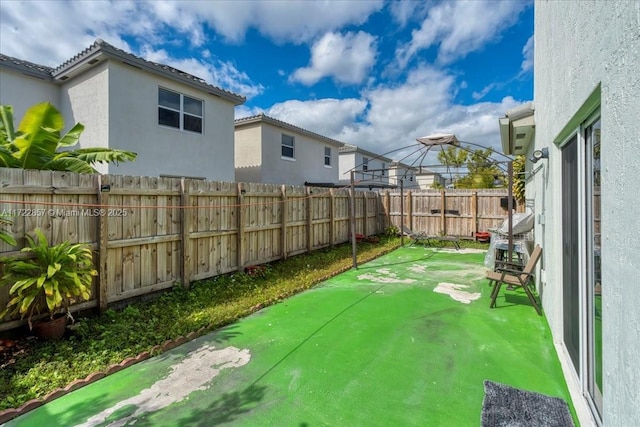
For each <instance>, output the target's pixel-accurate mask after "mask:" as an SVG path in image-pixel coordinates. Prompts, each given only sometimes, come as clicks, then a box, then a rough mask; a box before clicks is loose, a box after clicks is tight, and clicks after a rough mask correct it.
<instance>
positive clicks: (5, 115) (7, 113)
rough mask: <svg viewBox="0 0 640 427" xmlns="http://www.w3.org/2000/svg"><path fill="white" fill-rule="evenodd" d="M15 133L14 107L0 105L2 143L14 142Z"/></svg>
mask: <svg viewBox="0 0 640 427" xmlns="http://www.w3.org/2000/svg"><path fill="white" fill-rule="evenodd" d="M14 138H15V131H14V129H13V107H12V106H11V105H0V142H1V143H3V144H4V143H6V142H8V141H13V139H14Z"/></svg>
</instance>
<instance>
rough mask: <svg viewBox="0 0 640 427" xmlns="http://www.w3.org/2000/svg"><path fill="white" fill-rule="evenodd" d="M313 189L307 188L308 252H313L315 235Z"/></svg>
mask: <svg viewBox="0 0 640 427" xmlns="http://www.w3.org/2000/svg"><path fill="white" fill-rule="evenodd" d="M311 194H312V192H311V188H309V187H307V189H306V195H307V252H311V235H312V234H313V206H312V203H313V199H312V196H311Z"/></svg>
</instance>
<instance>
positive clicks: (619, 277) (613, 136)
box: [527, 0, 640, 426]
mask: <svg viewBox="0 0 640 427" xmlns="http://www.w3.org/2000/svg"><path fill="white" fill-rule="evenodd" d="M638 70H640V2H639V1H637V0H636V1H598V2H591V1H590V2H559V1H558V2H555V1H537V2H536V4H535V79H534V81H535V103H536V110H535V121H536V137H535V144H536V148H541V147H549V150H550V156H549V159H548V161H541V162H539V163H540V164H541V169H540V170H539V171H537V173H536V175H535V178H534V180H533V181H532V182H531V183H530V184H529V185H528V187H527V193H528V194H529V196H531V195H533V197H534V199H535V206H536V215H537V217H538V221H537V224H536V239H537V240H538V242H539V243H540V244H541V245H543V247H544V252H543V254H544V255H543V257H544V258H543V266H544V272H543V273H542V274H541V278H542V285H541V286H542V288H541V292H542V300H543V306H544V309H545V313H546V315H547V318H548V321H549V325H550V327H551V330H552V332H553V335H554V339H555V340H556V341H558V342H562V324H563V323H562V322H563V319H562V263H561V260H562V239H561V236H562V187H561V167H562V163H561V154H562V153H561V150H560V149H559V148H558V147H557V146H556V145H555V144H554V142H556V140H558V138H559V134H560V132H561V131H562V130H563V128H565V127H566V126H567V125H568V124H569V125H570V126H572V127H574V126H575V127H576V128H577V126H579V124H580V122H581V121H582V120H584V119H585V118H586V117H585V116H586V115H587V114H588V113H589V110H590V109H589V108H585V105H586V103H587V102H588V100H589V98H590V95H591V94H593V93H594V91H596V89H597V88H598V86H599V85H600V87H601V98H600V108H601V116H602V157H601V168H602V188H601V191H602V199H601V203H602V219H601V221H602V222H601V226H602V247H601V250H602V283H603V286H602V297H603V308H602V316H603V332H602V334H603V367H604V379H603V382H604V384H603V394H604V405H603V406H604V417H603V418H604V424H605V425H607V426H632V425H640V409H639V408H640V293H639V292H636V291H635V288H637V285H638V271H640V255H639V254H640V239H639V238H638V236H639V230H640V215H639V212H640V210H639V208H638V204H637V203H636V202H635V200H636V199H637V197H636V196H637V191H638V190H637V189H638V188H640V174H639V173H638V171H639V170H640V156H639V155H638V153H639V152H640V138H639V137H638V135H640V113H639V112H640V78H639V77H638V76H639V71H638ZM592 100H593V99H592ZM536 166H538V165H536ZM529 167H530V166H529ZM541 214H542V215H544V217H543V221H541V217H540V215H541ZM541 222H544V224H542V223H541ZM561 357H566V356H564V355H562V354H561ZM568 379H569V381H573V382H574V386H577V387H579V386H580V385H579V384H576V381H575V378H571V376H569V377H568Z"/></svg>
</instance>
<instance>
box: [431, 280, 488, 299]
mask: <svg viewBox="0 0 640 427" xmlns="http://www.w3.org/2000/svg"><path fill="white" fill-rule="evenodd" d="M468 288H469V286H467V285H457V284H455V283H438V286H436V288H435V289H434V290H433V292H437V293H439V294H446V295H449V296H450V297H451V298H453V299H454V300H456V301H459V302H461V303H463V304H471V301H475V300H477V299H478V298H480V292H467V291H465V290H464V289H468Z"/></svg>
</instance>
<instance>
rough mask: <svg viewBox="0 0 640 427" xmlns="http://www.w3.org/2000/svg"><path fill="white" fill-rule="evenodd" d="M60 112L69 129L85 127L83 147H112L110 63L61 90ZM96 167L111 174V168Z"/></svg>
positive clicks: (81, 142)
mask: <svg viewBox="0 0 640 427" xmlns="http://www.w3.org/2000/svg"><path fill="white" fill-rule="evenodd" d="M60 112H61V113H62V115H63V116H64V118H65V126H66V127H67V129H68V128H70V127H72V126H73V125H74V124H76V123H82V124H83V125H84V127H85V129H84V132H83V133H82V135H81V136H80V147H83V148H86V147H105V148H107V147H109V70H108V69H107V64H106V62H103V63H101V64H98V65H96V66H95V67H92V68H90V69H89V70H88V71H87V72H85V73H84V74H82V75H80V76H78V77H76V78H74V79H71V80H70V81H69V82H68V83H65V84H63V85H62V86H61V87H60ZM75 148H78V147H75ZM94 167H95V168H96V170H98V172H100V173H108V172H109V165H101V164H98V165H95V166H94Z"/></svg>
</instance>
